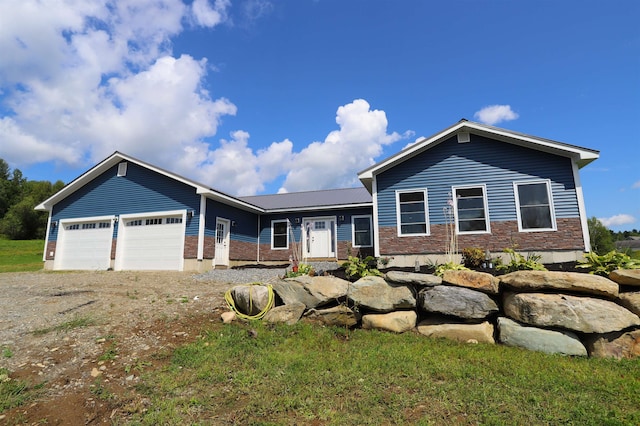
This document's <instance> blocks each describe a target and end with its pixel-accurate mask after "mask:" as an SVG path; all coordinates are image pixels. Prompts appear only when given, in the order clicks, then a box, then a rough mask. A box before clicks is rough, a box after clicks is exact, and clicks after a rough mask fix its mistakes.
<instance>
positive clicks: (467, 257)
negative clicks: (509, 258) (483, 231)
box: [462, 247, 486, 268]
mask: <svg viewBox="0 0 640 426" xmlns="http://www.w3.org/2000/svg"><path fill="white" fill-rule="evenodd" d="M485 255H486V253H485V252H484V250H482V249H481V248H479V247H467V248H464V249H462V263H464V266H466V267H467V268H479V267H480V266H482V263H483V262H484V260H485Z"/></svg>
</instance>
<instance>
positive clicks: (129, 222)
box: [125, 219, 142, 226]
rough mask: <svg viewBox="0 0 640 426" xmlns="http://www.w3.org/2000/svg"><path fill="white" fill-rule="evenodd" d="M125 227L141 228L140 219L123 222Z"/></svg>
mask: <svg viewBox="0 0 640 426" xmlns="http://www.w3.org/2000/svg"><path fill="white" fill-rule="evenodd" d="M125 225H126V226H142V220H141V219H136V220H129V221H127V222H125Z"/></svg>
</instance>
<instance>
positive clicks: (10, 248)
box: [0, 238, 44, 273]
mask: <svg viewBox="0 0 640 426" xmlns="http://www.w3.org/2000/svg"><path fill="white" fill-rule="evenodd" d="M43 249H44V241H43V240H5V239H1V238H0V273H1V272H20V271H39V270H40V269H42V267H43V262H42V250H43Z"/></svg>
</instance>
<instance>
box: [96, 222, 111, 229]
mask: <svg viewBox="0 0 640 426" xmlns="http://www.w3.org/2000/svg"><path fill="white" fill-rule="evenodd" d="M98 228H100V229H105V228H111V222H100V223H98Z"/></svg>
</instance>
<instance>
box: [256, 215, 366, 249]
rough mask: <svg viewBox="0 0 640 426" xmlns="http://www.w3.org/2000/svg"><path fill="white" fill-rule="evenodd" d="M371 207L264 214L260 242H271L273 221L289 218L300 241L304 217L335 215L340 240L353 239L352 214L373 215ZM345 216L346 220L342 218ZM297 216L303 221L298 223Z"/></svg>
mask: <svg viewBox="0 0 640 426" xmlns="http://www.w3.org/2000/svg"><path fill="white" fill-rule="evenodd" d="M372 214H373V210H372V209H371V208H358V209H343V210H321V211H312V212H295V213H282V214H273V215H263V216H262V218H261V222H260V244H271V221H272V220H282V219H289V222H290V223H291V227H292V229H293V235H294V238H295V239H296V241H298V242H300V226H301V223H302V219H303V218H309V217H327V216H331V217H333V216H335V217H336V221H337V224H338V230H337V238H338V241H351V216H354V215H356V216H359V215H372ZM340 216H344V220H340ZM296 218H298V219H300V222H301V223H296V221H295V220H296Z"/></svg>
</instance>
